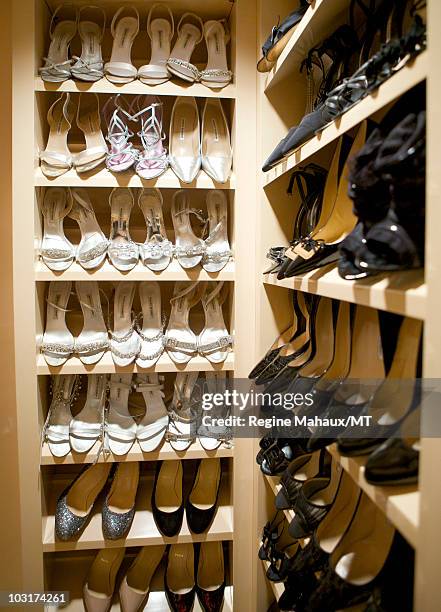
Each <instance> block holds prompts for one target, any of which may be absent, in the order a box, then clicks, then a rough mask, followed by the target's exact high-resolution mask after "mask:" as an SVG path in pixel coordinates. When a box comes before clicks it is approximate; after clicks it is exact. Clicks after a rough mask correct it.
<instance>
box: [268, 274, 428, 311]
mask: <svg viewBox="0 0 441 612" xmlns="http://www.w3.org/2000/svg"><path fill="white" fill-rule="evenodd" d="M263 282H264V284H265V285H274V286H277V287H285V288H286V289H296V290H298V291H299V290H300V291H306V292H307V293H314V294H317V295H322V296H324V297H330V298H335V299H337V300H343V301H345V302H352V303H354V304H360V305H361V306H371V307H372V308H378V309H379V310H386V311H388V312H394V313H396V314H400V315H405V316H408V317H413V318H415V319H422V320H424V319H425V317H426V300H427V287H426V285H425V283H424V272H423V271H422V270H407V271H404V272H399V273H390V274H387V275H381V276H374V277H371V278H367V279H363V280H359V281H347V280H345V279H343V278H341V277H340V276H339V274H338V271H337V268H336V267H335V266H334V267H332V268H330V266H327V267H325V268H319V269H318V270H314V271H312V272H309V273H308V274H305V275H303V276H294V277H292V278H285V279H283V280H277V277H276V275H275V274H268V275H265V276H264V280H263Z"/></svg>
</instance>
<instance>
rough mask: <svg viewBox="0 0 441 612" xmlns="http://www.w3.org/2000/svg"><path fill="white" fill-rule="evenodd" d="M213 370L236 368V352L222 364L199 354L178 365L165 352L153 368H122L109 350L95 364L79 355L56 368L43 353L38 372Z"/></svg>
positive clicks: (94, 372) (41, 373) (38, 364)
mask: <svg viewBox="0 0 441 612" xmlns="http://www.w3.org/2000/svg"><path fill="white" fill-rule="evenodd" d="M212 370H234V353H230V354H229V355H228V356H227V358H226V360H225V361H224V362H223V363H220V364H214V363H211V362H210V361H208V359H205V357H201V356H200V355H198V356H197V357H193V359H190V361H189V362H188V363H187V364H185V365H178V364H176V363H175V362H174V361H172V360H171V359H170V357H168V355H167V354H165V353H164V354H163V355H162V356H161V357H160V358H159V359H158V361H157V362H156V364H155V366H154V367H153V368H149V369H143V368H139V367H138V366H137V365H136V364H134V363H132V364H131V365H129V366H127V367H124V368H120V367H119V366H116V365H115V364H114V362H113V359H112V355H111V353H110V352H107V353H105V354H104V355H103V357H102V359H101V361H99V362H98V363H96V364H95V365H91V366H88V365H85V364H84V363H82V362H81V361H80V360H79V359H78V358H77V357H71V358H70V359H68V360H67V361H66V363H65V364H64V365H62V366H60V367H57V368H54V367H52V366H49V365H48V364H47V363H46V361H45V360H44V357H43V355H41V354H40V355H37V374H38V375H49V374H113V373H115V372H121V373H126V374H130V373H133V372H141V373H142V372H159V373H161V372H211V371H212Z"/></svg>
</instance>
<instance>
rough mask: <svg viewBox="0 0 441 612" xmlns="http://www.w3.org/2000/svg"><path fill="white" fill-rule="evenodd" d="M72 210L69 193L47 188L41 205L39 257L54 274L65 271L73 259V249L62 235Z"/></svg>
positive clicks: (64, 190)
mask: <svg viewBox="0 0 441 612" xmlns="http://www.w3.org/2000/svg"><path fill="white" fill-rule="evenodd" d="M71 208H72V200H71V198H70V197H69V192H68V191H67V190H66V189H61V188H60V187H48V188H47V189H46V191H45V193H44V196H43V201H42V204H41V212H42V214H43V222H44V228H43V239H42V241H41V246H40V257H41V259H42V260H43V262H44V263H45V264H46V265H47V267H48V268H50V269H51V270H54V271H56V272H61V271H63V270H67V269H68V268H69V266H71V264H72V263H73V261H74V259H75V247H74V245H73V244H72V243H71V242H70V241H69V240H68V239H67V238H66V235H65V233H64V227H63V224H64V219H65V217H66V216H67V215H68V214H69V212H70V210H71Z"/></svg>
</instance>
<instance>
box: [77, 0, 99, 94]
mask: <svg viewBox="0 0 441 612" xmlns="http://www.w3.org/2000/svg"><path fill="white" fill-rule="evenodd" d="M86 12H87V13H88V17H89V19H84V14H85V13H86ZM94 13H95V14H94ZM93 14H94V15H93ZM92 15H93V16H94V18H95V17H96V15H99V17H98V19H97V20H96V21H95V20H92ZM97 21H98V23H97ZM105 31H106V13H105V11H104V9H103V8H101V7H98V6H81V7H80V8H79V9H78V34H79V35H80V38H81V55H80V56H79V57H78V56H76V55H74V56H73V58H72V59H73V60H74V61H75V63H74V64H73V65H72V76H73V77H74V78H76V79H78V80H79V81H87V82H89V83H90V82H94V81H99V80H100V79H102V78H103V76H104V63H103V56H102V52H101V43H102V40H103V36H104V33H105Z"/></svg>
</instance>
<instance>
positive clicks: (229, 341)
mask: <svg viewBox="0 0 441 612" xmlns="http://www.w3.org/2000/svg"><path fill="white" fill-rule="evenodd" d="M228 292H229V289H228V285H225V283H224V281H222V282H220V283H217V284H216V285H215V287H214V288H212V285H211V283H210V284H207V285H206V287H205V293H204V294H203V295H202V298H201V302H202V306H203V308H204V313H205V327H204V329H203V330H202V331H201V333H200V334H199V338H198V353H199V354H200V355H202V356H203V357H205V358H206V359H208V361H211V363H223V362H224V361H225V359H226V358H227V355H228V353H229V352H230V351H231V349H232V346H233V338H232V336H230V334H229V333H228V331H227V328H226V325H225V321H224V315H223V312H222V304H223V303H224V302H225V300H226V298H227V296H228Z"/></svg>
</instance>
